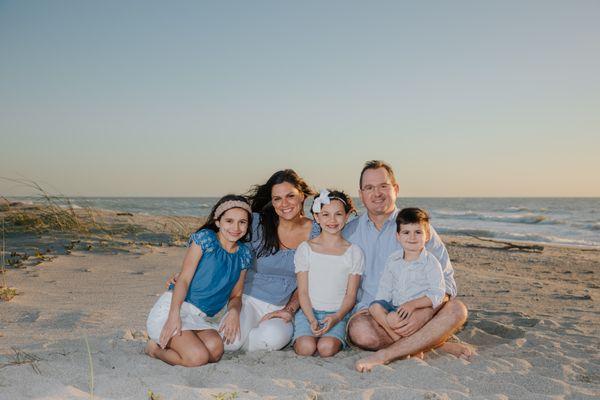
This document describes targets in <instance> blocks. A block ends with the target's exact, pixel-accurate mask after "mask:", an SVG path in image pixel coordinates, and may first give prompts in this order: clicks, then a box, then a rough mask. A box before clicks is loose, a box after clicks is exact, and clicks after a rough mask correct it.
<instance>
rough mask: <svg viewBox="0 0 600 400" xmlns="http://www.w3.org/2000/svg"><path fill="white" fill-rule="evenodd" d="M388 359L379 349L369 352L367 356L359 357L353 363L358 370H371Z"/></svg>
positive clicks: (385, 362)
mask: <svg viewBox="0 0 600 400" xmlns="http://www.w3.org/2000/svg"><path fill="white" fill-rule="evenodd" d="M387 363H388V361H387V360H386V359H385V358H384V357H383V355H382V354H381V352H380V351H377V352H375V353H373V354H371V355H370V356H368V357H365V358H361V359H360V360H358V361H357V362H356V363H355V364H354V368H356V370H357V371H358V372H371V370H372V369H373V367H375V366H376V365H385V364H387Z"/></svg>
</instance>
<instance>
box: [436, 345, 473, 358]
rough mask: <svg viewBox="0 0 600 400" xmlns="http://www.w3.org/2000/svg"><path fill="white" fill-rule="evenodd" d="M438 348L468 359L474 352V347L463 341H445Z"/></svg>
mask: <svg viewBox="0 0 600 400" xmlns="http://www.w3.org/2000/svg"><path fill="white" fill-rule="evenodd" d="M438 349H440V350H443V351H445V352H446V353H450V354H452V355H453V356H455V357H458V358H462V359H463V360H470V359H471V358H472V357H473V356H474V355H475V354H477V353H476V352H475V349H474V348H473V347H471V346H469V345H467V344H464V343H455V342H446V343H444V344H443V345H441V346H440V347H438Z"/></svg>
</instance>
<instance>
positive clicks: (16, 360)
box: [0, 347, 41, 375]
mask: <svg viewBox="0 0 600 400" xmlns="http://www.w3.org/2000/svg"><path fill="white" fill-rule="evenodd" d="M11 350H12V351H13V353H14V356H13V359H12V360H11V361H9V362H7V363H3V364H0V368H4V367H8V366H13V365H23V364H29V365H31V368H32V369H33V371H34V372H35V373H36V374H38V375H41V372H40V368H39V367H38V365H37V362H38V361H41V359H40V358H39V357H37V356H34V355H33V354H29V353H27V352H25V351H23V350H19V349H17V348H16V347H11Z"/></svg>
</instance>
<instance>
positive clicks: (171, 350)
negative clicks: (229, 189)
mask: <svg viewBox="0 0 600 400" xmlns="http://www.w3.org/2000/svg"><path fill="white" fill-rule="evenodd" d="M251 223H252V212H251V209H250V205H249V204H248V202H247V200H246V199H245V198H244V197H242V196H236V195H227V196H225V197H223V198H222V199H220V200H219V201H218V202H217V204H215V206H214V207H213V209H212V211H211V213H210V215H209V217H208V220H207V222H206V223H205V224H204V225H203V226H202V227H201V228H200V229H199V230H198V231H197V232H195V233H194V234H192V236H191V237H190V240H189V244H188V246H189V247H188V250H187V253H186V255H185V258H184V260H183V266H182V269H181V273H180V274H179V276H178V278H177V282H176V284H175V286H174V289H171V288H170V290H169V291H167V292H166V293H164V294H163V295H162V296H161V297H160V298H159V299H158V301H157V302H156V304H155V305H154V307H153V308H152V310H151V311H150V314H149V316H148V321H147V328H148V336H149V337H150V340H149V341H148V344H147V346H146V353H147V354H148V355H150V356H151V357H155V358H158V359H160V360H162V361H164V362H166V363H168V364H171V365H183V366H186V367H194V366H200V365H204V364H206V363H209V362H217V361H219V359H220V358H221V356H222V355H223V340H222V339H221V336H220V335H219V333H218V332H217V330H216V326H213V325H212V324H211V323H210V322H209V321H207V319H206V318H207V317H212V316H213V315H215V314H216V313H217V312H219V310H221V309H222V308H223V307H224V306H225V304H227V305H228V314H227V317H226V318H224V320H223V321H222V323H221V327H220V328H219V331H221V334H222V335H223V338H224V339H225V341H233V340H234V338H235V337H236V336H239V329H240V318H239V313H240V309H241V297H242V291H243V287H244V279H245V277H246V270H247V269H248V268H249V267H250V266H251V264H252V258H253V256H252V251H251V249H250V248H249V247H248V246H247V245H246V244H244V243H243V242H245V241H248V240H249V239H250V236H251V233H250V231H249V227H250V225H251Z"/></svg>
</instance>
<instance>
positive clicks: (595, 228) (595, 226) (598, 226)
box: [583, 222, 600, 231]
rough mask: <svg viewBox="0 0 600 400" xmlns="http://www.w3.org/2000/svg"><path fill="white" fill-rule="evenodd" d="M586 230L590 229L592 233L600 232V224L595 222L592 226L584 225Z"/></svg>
mask: <svg viewBox="0 0 600 400" xmlns="http://www.w3.org/2000/svg"><path fill="white" fill-rule="evenodd" d="M583 228H584V229H589V230H590V231H600V222H594V223H592V224H586V225H583Z"/></svg>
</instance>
